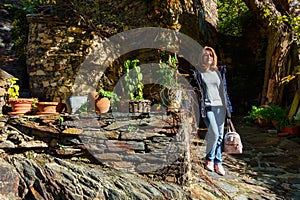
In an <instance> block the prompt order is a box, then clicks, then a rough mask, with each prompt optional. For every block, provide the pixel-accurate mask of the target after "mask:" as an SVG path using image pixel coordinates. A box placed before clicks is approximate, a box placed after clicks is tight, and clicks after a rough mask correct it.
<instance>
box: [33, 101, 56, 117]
mask: <svg viewBox="0 0 300 200" xmlns="http://www.w3.org/2000/svg"><path fill="white" fill-rule="evenodd" d="M57 106H58V102H38V103H37V108H38V110H39V112H38V113H37V114H39V115H41V114H58V113H57V112H56V108H57Z"/></svg>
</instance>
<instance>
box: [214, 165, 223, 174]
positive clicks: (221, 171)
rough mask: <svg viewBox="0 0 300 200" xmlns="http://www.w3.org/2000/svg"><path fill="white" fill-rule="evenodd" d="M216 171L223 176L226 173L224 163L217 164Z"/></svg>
mask: <svg viewBox="0 0 300 200" xmlns="http://www.w3.org/2000/svg"><path fill="white" fill-rule="evenodd" d="M215 172H216V173H217V174H219V175H221V176H224V175H225V170H224V168H223V166H222V165H215Z"/></svg>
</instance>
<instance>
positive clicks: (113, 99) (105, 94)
mask: <svg viewBox="0 0 300 200" xmlns="http://www.w3.org/2000/svg"><path fill="white" fill-rule="evenodd" d="M98 95H99V97H100V98H101V97H106V98H108V99H110V101H111V104H112V105H114V103H115V102H119V101H120V100H121V97H120V96H119V95H117V94H116V93H115V92H112V91H106V90H104V89H100V90H99V91H98Z"/></svg>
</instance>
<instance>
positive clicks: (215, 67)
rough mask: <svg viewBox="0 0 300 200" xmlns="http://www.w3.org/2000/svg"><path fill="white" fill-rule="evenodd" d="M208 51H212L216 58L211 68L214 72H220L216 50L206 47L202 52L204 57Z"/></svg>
mask: <svg viewBox="0 0 300 200" xmlns="http://www.w3.org/2000/svg"><path fill="white" fill-rule="evenodd" d="M206 50H209V51H211V52H212V54H213V56H214V62H213V63H212V65H211V68H212V69H213V70H218V66H217V64H218V57H217V54H216V52H215V50H214V49H213V48H212V47H208V46H205V47H204V48H203V50H202V55H204V54H205V51H206Z"/></svg>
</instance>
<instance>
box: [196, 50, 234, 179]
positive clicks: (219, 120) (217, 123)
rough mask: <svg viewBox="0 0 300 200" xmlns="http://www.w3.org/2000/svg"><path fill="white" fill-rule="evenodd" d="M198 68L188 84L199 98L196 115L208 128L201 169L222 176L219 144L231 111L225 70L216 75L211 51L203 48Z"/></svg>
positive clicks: (214, 57) (223, 67) (215, 59)
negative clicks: (199, 113) (203, 168)
mask: <svg viewBox="0 0 300 200" xmlns="http://www.w3.org/2000/svg"><path fill="white" fill-rule="evenodd" d="M201 61H202V63H201V65H200V66H199V69H196V70H195V71H194V72H193V82H192V84H193V85H194V86H195V87H196V90H198V91H199V92H198V93H199V94H200V107H201V109H200V111H201V116H202V118H203V119H204V123H205V125H206V127H207V128H208V132H207V135H206V143H207V144H206V157H205V158H206V162H205V168H206V169H207V170H209V171H215V172H216V173H218V174H220V175H225V170H224V168H223V166H222V141H223V135H224V124H225V119H226V116H227V117H228V118H230V117H231V112H232V107H231V103H230V100H229V98H228V94H227V88H226V80H225V66H222V67H221V68H222V72H223V74H221V73H220V71H219V69H218V67H217V56H216V53H215V51H214V49H213V48H211V47H204V48H203V52H202V55H201ZM222 77H224V78H223V79H222Z"/></svg>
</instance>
